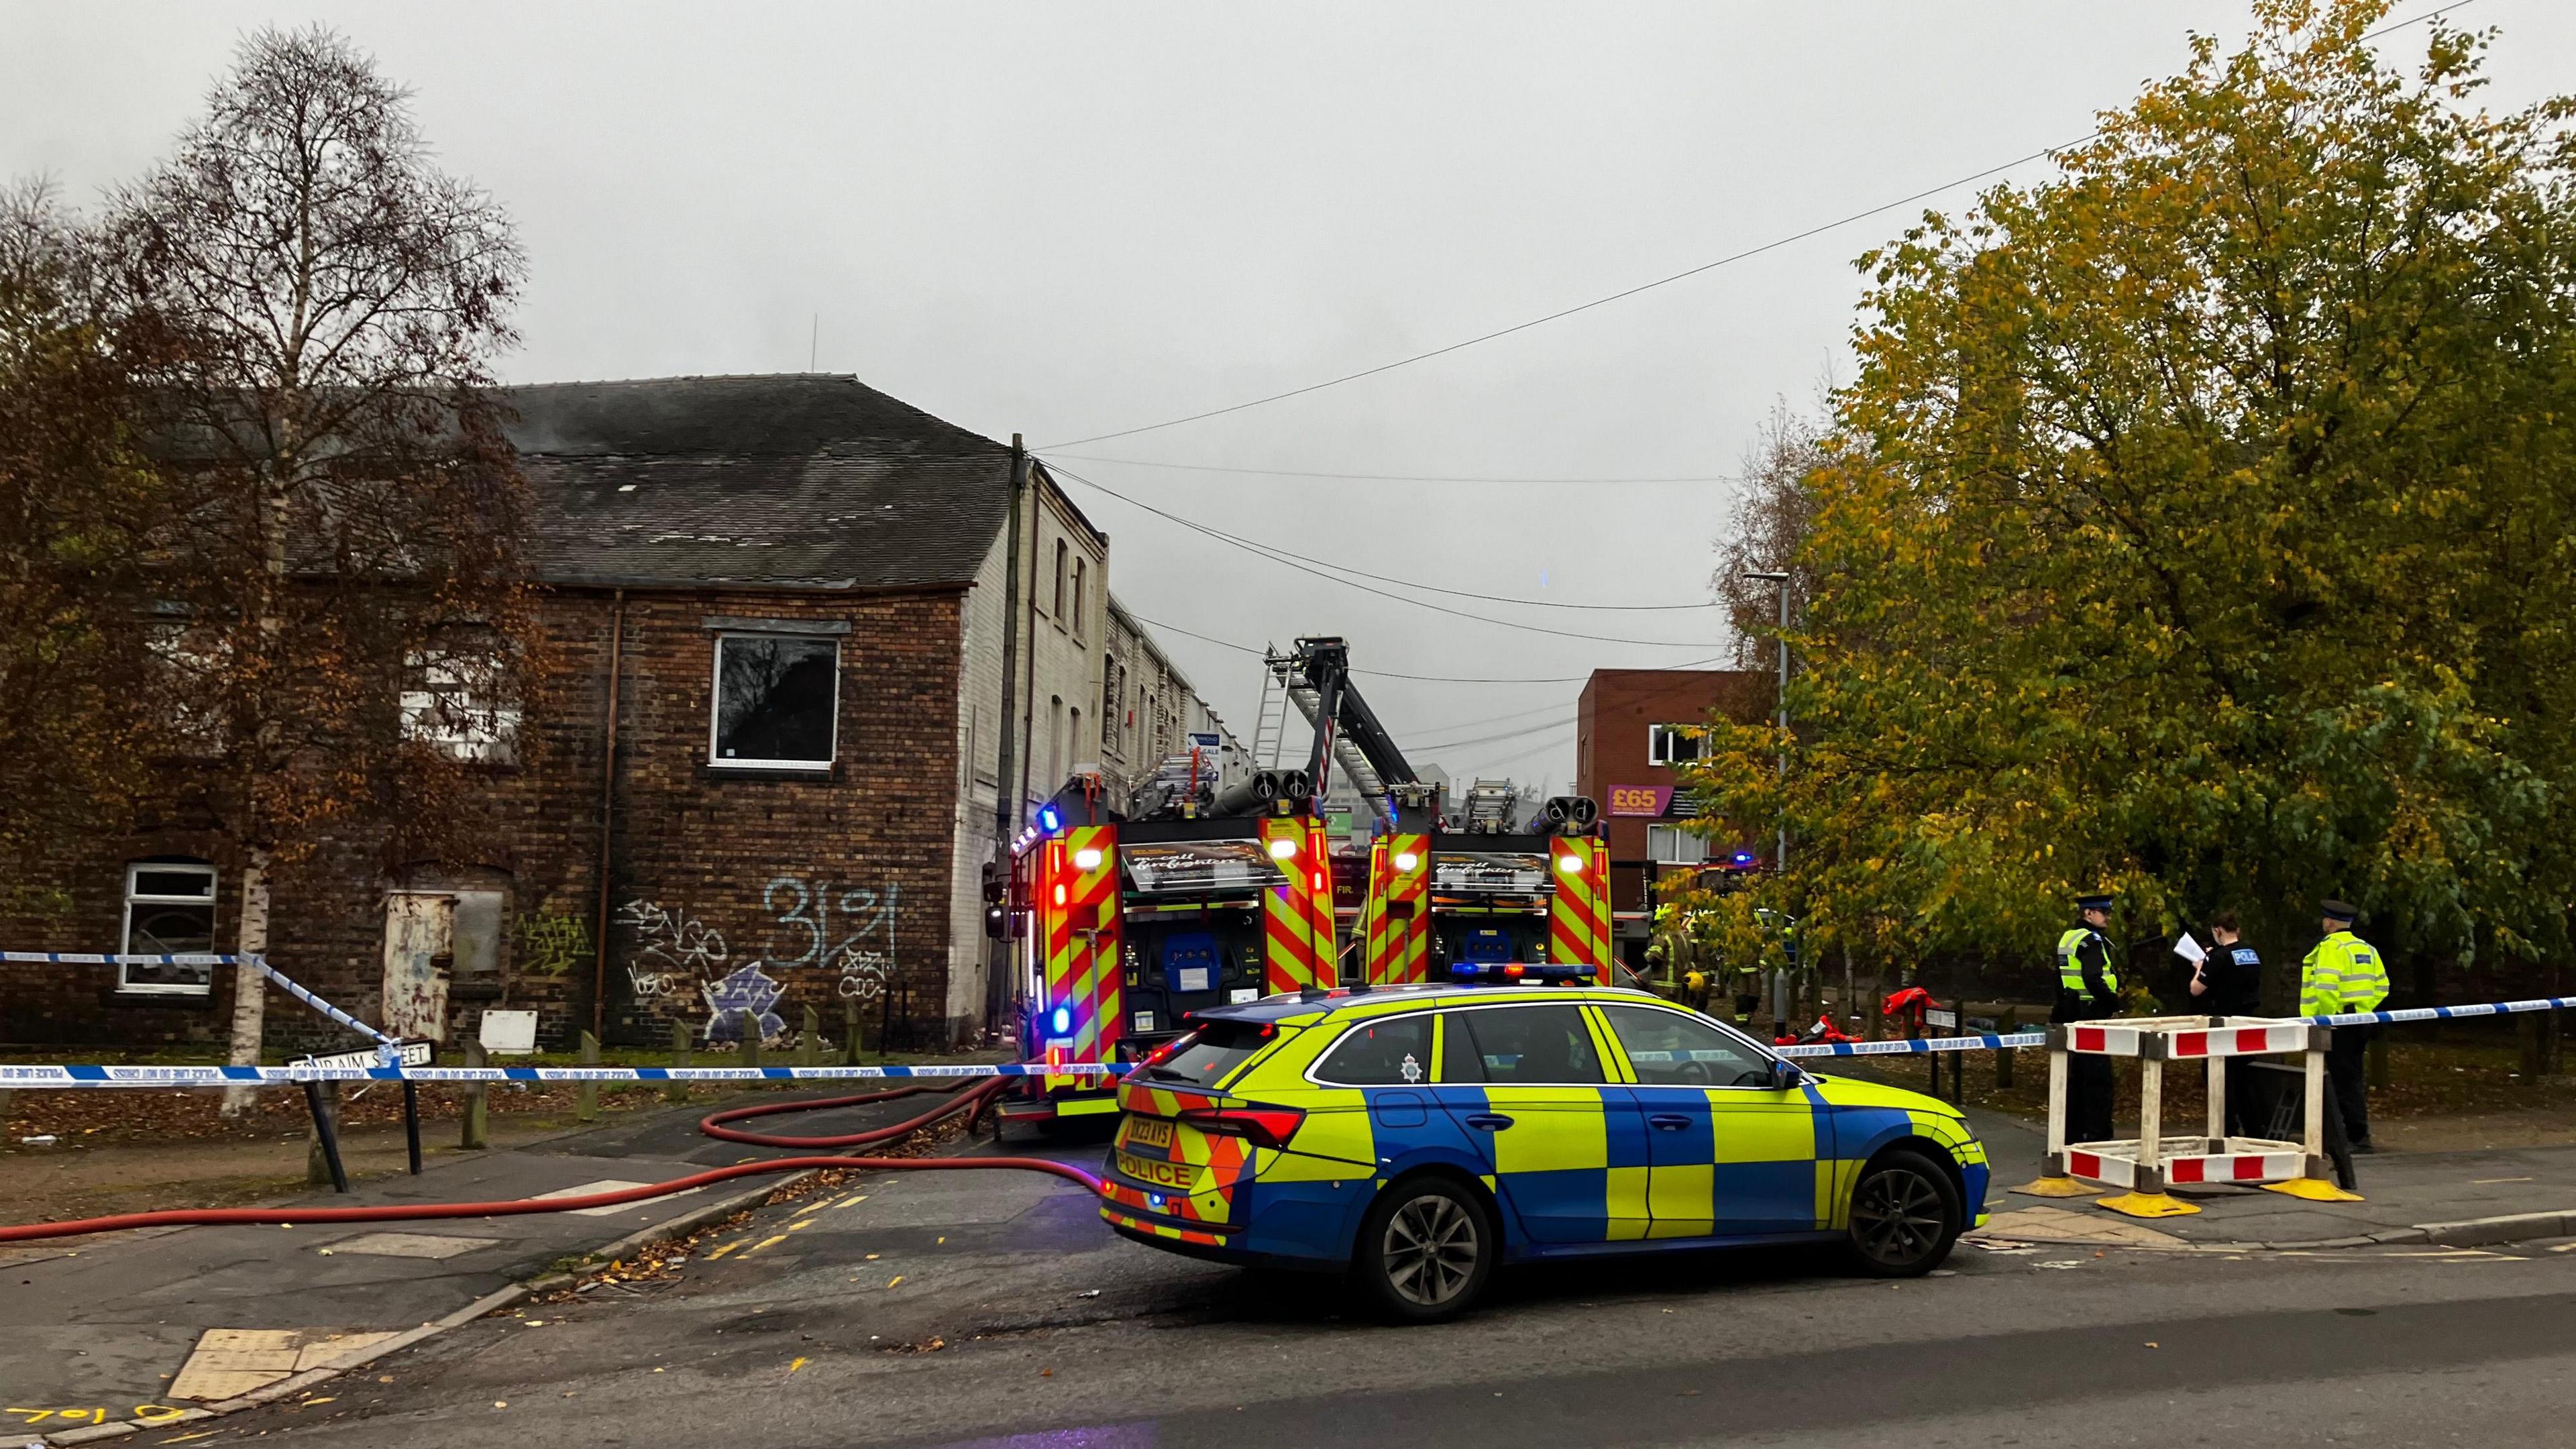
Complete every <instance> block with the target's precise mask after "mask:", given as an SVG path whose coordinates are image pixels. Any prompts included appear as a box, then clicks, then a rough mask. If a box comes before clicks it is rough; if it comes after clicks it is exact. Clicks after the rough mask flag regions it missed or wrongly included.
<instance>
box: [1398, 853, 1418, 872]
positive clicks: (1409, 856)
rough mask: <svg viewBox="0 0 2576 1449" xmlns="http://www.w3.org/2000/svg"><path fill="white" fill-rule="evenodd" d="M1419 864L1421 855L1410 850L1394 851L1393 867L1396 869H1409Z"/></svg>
mask: <svg viewBox="0 0 2576 1449" xmlns="http://www.w3.org/2000/svg"><path fill="white" fill-rule="evenodd" d="M1420 864H1422V857H1421V856H1418V855H1416V854H1414V853H1413V852H1412V851H1409V850H1400V851H1397V852H1396V855H1395V868H1396V869H1397V870H1411V869H1413V868H1414V867H1415V866H1417V865H1420Z"/></svg>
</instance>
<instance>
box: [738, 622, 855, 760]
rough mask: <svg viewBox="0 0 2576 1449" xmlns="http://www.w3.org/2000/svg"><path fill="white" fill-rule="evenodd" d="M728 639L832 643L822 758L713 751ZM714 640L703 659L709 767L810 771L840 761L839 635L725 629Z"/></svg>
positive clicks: (780, 630) (775, 630)
mask: <svg viewBox="0 0 2576 1449" xmlns="http://www.w3.org/2000/svg"><path fill="white" fill-rule="evenodd" d="M731 639H744V640H757V641H761V642H767V643H776V642H778V641H781V640H794V641H797V642H799V643H808V644H829V645H831V646H832V738H831V743H830V746H829V748H828V749H827V750H826V752H825V754H824V756H823V758H821V759H819V760H745V759H738V758H737V759H727V758H725V757H724V756H723V755H721V754H719V753H717V751H718V750H719V748H720V746H719V744H718V740H719V738H720V730H721V727H722V725H723V721H724V651H725V643H726V641H727V640H731ZM715 640H716V642H715V648H714V649H713V650H711V651H710V657H709V659H708V661H707V670H708V681H707V764H708V765H709V766H710V767H711V768H714V769H719V770H804V771H808V772H814V771H822V770H829V769H831V768H832V767H833V766H834V765H836V764H838V763H840V759H841V640H840V636H838V635H835V634H796V633H790V632H789V631H787V630H784V629H728V630H719V631H717V633H716V636H715Z"/></svg>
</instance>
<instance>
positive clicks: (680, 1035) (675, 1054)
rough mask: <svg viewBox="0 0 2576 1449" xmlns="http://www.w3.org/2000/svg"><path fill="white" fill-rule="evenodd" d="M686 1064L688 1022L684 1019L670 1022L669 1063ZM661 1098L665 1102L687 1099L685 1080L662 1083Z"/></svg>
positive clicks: (680, 1065)
mask: <svg viewBox="0 0 2576 1449" xmlns="http://www.w3.org/2000/svg"><path fill="white" fill-rule="evenodd" d="M688 1064H689V1024H688V1023H687V1022H685V1021H675V1022H672V1023H671V1065H673V1066H675V1067H685V1066H687V1065H688ZM662 1100H663V1101H665V1102H685V1101H687V1100H689V1084H688V1083H686V1082H669V1083H666V1084H664V1086H663V1088H662Z"/></svg>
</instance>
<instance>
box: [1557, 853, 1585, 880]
mask: <svg viewBox="0 0 2576 1449" xmlns="http://www.w3.org/2000/svg"><path fill="white" fill-rule="evenodd" d="M1556 868H1557V869H1558V870H1561V871H1563V872H1565V873H1566V874H1567V875H1581V874H1583V857H1582V856H1579V855H1560V856H1558V857H1557V858H1556Z"/></svg>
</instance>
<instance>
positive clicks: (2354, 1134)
mask: <svg viewBox="0 0 2576 1449" xmlns="http://www.w3.org/2000/svg"><path fill="white" fill-rule="evenodd" d="M2377 1035H2379V1024H2378V1023H2377V1022H2373V1023H2371V1024H2370V1025H2368V1026H2339V1027H2336V1028H2335V1029H2334V1041H2333V1043H2332V1044H2331V1045H2329V1046H2328V1047H2327V1048H2326V1088H2327V1090H2329V1091H2331V1092H2333V1093H2334V1099H2335V1105H2336V1106H2338V1107H2341V1108H2342V1109H2343V1130H2344V1136H2345V1137H2346V1138H2348V1139H2349V1140H2350V1141H2351V1143H2352V1145H2353V1146H2355V1147H2368V1146H2369V1145H2370V1090H2369V1082H2368V1081H2367V1080H2366V1078H2365V1076H2364V1073H2365V1071H2366V1070H2367V1063H2366V1062H2365V1061H2364V1059H2363V1056H2362V1054H2363V1053H2364V1052H2367V1051H2368V1050H2370V1039H2371V1038H2372V1037H2375V1036H2377Z"/></svg>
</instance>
